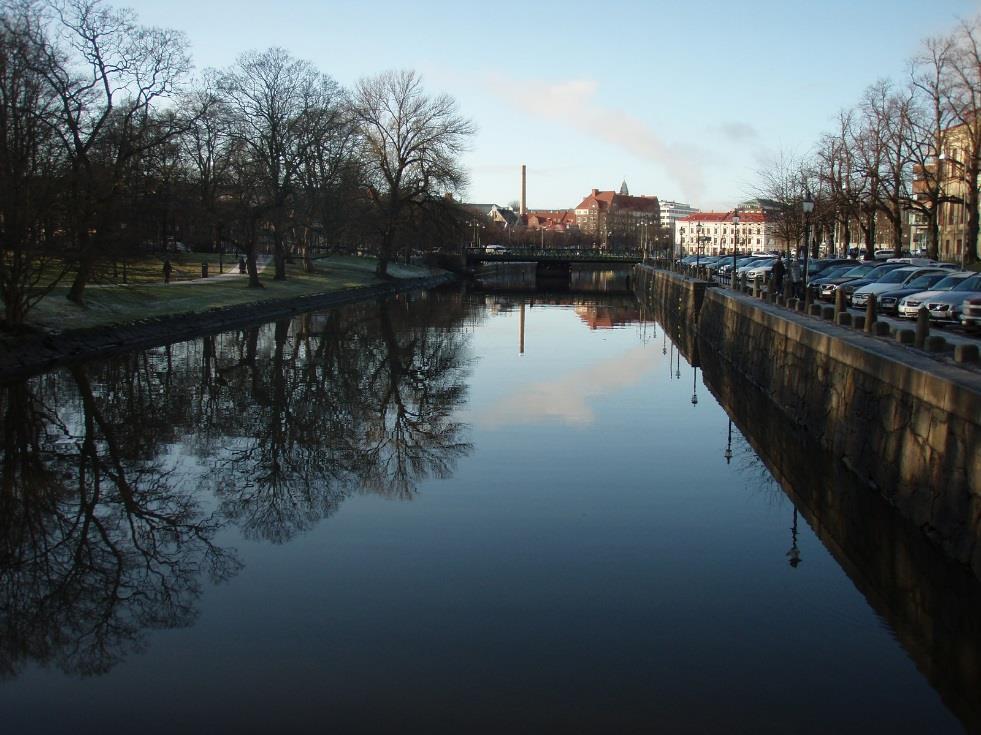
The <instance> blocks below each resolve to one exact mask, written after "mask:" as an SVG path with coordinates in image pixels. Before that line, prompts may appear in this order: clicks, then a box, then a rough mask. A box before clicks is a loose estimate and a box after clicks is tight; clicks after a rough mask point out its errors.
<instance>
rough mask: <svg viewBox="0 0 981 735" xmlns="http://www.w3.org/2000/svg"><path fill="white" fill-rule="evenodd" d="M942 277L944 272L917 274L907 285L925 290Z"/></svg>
mask: <svg viewBox="0 0 981 735" xmlns="http://www.w3.org/2000/svg"><path fill="white" fill-rule="evenodd" d="M941 278H943V274H942V273H933V274H931V275H929V276H917V277H916V278H914V279H913V280H912V281H910V282H909V283H908V284H907V285H908V286H909V287H910V288H918V289H920V290H921V291H922V290H925V289H926V288H927V287H929V286H932V285H933V284H935V283H936V282H937V281H939V280H940V279H941Z"/></svg>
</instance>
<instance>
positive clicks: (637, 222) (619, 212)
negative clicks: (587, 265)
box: [575, 181, 661, 249]
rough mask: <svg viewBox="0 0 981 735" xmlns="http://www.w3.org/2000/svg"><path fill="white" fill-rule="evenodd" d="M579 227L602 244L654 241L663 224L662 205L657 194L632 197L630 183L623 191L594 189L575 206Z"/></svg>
mask: <svg viewBox="0 0 981 735" xmlns="http://www.w3.org/2000/svg"><path fill="white" fill-rule="evenodd" d="M575 218H576V224H577V225H578V227H579V229H580V230H581V231H582V232H583V233H584V234H588V235H592V236H593V237H594V238H595V240H596V243H597V244H598V245H600V246H601V247H606V248H610V249H616V248H620V247H626V246H633V247H638V246H641V245H642V244H645V243H647V242H650V241H653V239H654V237H655V235H656V233H657V230H658V228H660V225H661V207H660V204H659V203H658V200H657V197H655V196H631V195H630V193H629V190H628V189H627V182H626V181H624V182H623V184H622V185H621V186H620V191H619V192H616V191H600V190H599V189H593V190H592V192H590V193H589V194H587V195H586V197H585V198H584V199H583V200H582V201H581V202H579V204H578V205H577V206H576V209H575Z"/></svg>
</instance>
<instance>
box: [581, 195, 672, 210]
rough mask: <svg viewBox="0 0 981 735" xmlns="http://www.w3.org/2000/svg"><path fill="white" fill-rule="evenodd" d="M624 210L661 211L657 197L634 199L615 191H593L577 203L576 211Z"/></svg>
mask: <svg viewBox="0 0 981 735" xmlns="http://www.w3.org/2000/svg"><path fill="white" fill-rule="evenodd" d="M611 208H615V209H626V210H631V211H634V212H650V213H651V214H657V213H658V212H660V211H661V206H660V204H658V201H657V197H648V196H641V197H634V196H629V195H626V194H619V193H618V192H615V191H599V190H598V189H593V191H592V193H591V194H589V195H587V196H586V198H585V199H583V200H582V201H581V202H579V205H578V206H577V207H576V209H611Z"/></svg>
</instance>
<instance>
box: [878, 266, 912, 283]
mask: <svg viewBox="0 0 981 735" xmlns="http://www.w3.org/2000/svg"><path fill="white" fill-rule="evenodd" d="M911 273H912V271H908V270H904V269H899V270H895V271H890V272H889V273H886V275H884V276H882V278H880V279H879V283H902V282H903V281H905V280H906V279H907V278H909V277H910V274H911Z"/></svg>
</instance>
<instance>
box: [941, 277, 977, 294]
mask: <svg viewBox="0 0 981 735" xmlns="http://www.w3.org/2000/svg"><path fill="white" fill-rule="evenodd" d="M968 278H971V276H962V275H957V276H947V277H946V278H944V279H943V280H942V281H939V282H937V283H935V284H933V290H934V291H955V290H960V289H959V287H960V285H961V284H962V283H963V282H964V281H966V280H967V279H968Z"/></svg>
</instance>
